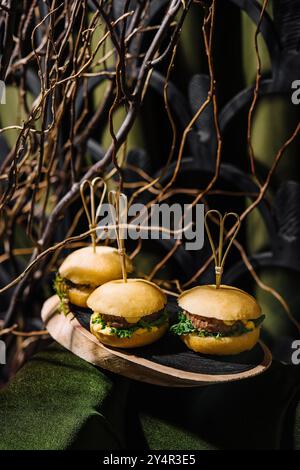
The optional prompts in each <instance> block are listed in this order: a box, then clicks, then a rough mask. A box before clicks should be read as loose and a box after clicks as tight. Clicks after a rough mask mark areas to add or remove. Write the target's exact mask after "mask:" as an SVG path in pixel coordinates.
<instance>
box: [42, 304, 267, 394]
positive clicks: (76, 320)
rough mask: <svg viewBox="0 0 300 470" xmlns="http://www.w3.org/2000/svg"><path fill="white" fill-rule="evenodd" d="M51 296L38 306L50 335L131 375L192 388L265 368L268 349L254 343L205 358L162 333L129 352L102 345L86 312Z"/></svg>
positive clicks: (101, 363)
mask: <svg viewBox="0 0 300 470" xmlns="http://www.w3.org/2000/svg"><path fill="white" fill-rule="evenodd" d="M58 306H59V300H58V297H57V296H53V297H50V298H49V299H48V300H47V301H46V302H45V303H44V306H43V308H42V318H43V321H44V323H45V325H46V327H47V330H48V331H49V333H50V335H51V336H52V338H53V339H55V340H56V341H57V342H58V343H60V344H61V345H62V346H64V347H65V348H67V349H69V350H70V351H72V352H73V353H74V354H76V355H77V356H79V357H81V358H82V359H85V360H86V361H88V362H90V363H92V364H94V365H96V366H99V367H102V368H103V369H107V370H109V371H111V372H114V373H117V374H120V375H124V376H125V377H129V378H131V379H135V380H139V381H142V382H148V383H151V384H156V385H163V386H168V387H195V386H202V385H209V384H217V383H222V382H230V381H234V380H241V379H246V378H249V377H253V376H255V375H258V374H261V373H262V372H264V371H266V370H267V368H268V367H269V366H270V364H271V362H272V355H271V353H270V351H269V349H268V348H267V347H266V346H265V345H264V344H263V343H262V342H259V343H258V344H257V345H256V346H255V348H253V349H252V351H249V352H246V353H242V354H239V355H236V356H226V357H220V356H205V355H202V354H197V353H194V352H193V351H190V350H189V349H187V348H186V346H185V345H184V343H183V342H182V341H181V340H180V339H179V338H177V337H175V336H173V335H171V334H169V333H168V334H166V335H165V336H164V337H163V338H162V339H160V340H159V341H157V342H156V343H154V344H152V345H149V346H144V347H142V348H136V349H131V350H129V349H128V350H125V349H116V348H111V347H109V346H105V345H104V344H102V343H100V342H99V341H98V340H97V338H96V337H95V336H94V335H92V334H91V333H90V331H89V320H90V313H88V311H80V310H79V311H77V312H76V313H73V312H71V313H69V315H67V316H65V315H63V314H62V313H59V312H58Z"/></svg>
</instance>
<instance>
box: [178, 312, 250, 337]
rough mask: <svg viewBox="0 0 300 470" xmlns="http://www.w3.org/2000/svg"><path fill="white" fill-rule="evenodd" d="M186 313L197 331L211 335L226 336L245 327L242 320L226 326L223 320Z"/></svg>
mask: <svg viewBox="0 0 300 470" xmlns="http://www.w3.org/2000/svg"><path fill="white" fill-rule="evenodd" d="M184 313H185V315H186V317H187V318H188V319H189V320H190V321H191V323H192V325H193V327H194V328H196V329H197V330H205V331H207V332H209V333H221V334H223V335H226V334H228V333H232V331H233V330H235V329H238V328H240V327H242V326H243V322H241V321H240V320H237V321H236V322H234V323H233V324H232V325H226V324H225V323H224V322H223V321H222V320H218V319H217V318H207V317H201V316H200V315H193V314H192V313H189V312H187V311H185V312H184Z"/></svg>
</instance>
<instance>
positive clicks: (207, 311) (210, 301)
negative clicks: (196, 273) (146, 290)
mask: <svg viewBox="0 0 300 470" xmlns="http://www.w3.org/2000/svg"><path fill="white" fill-rule="evenodd" d="M178 305H179V308H180V311H179V316H178V319H179V321H178V323H176V324H175V325H173V326H172V327H171V331H172V332H173V333H174V334H176V335H178V336H180V338H181V339H182V340H183V341H184V343H185V344H186V345H187V346H188V348H190V349H192V350H193V351H195V352H198V353H203V354H213V355H227V354H228V355H231V354H239V353H241V352H243V351H247V350H250V349H252V348H253V347H254V346H255V344H256V343H257V341H258V339H259V333H260V325H261V323H262V321H263V320H264V315H262V314H261V309H260V307H259V305H258V303H257V302H256V300H255V299H254V297H252V296H251V295H249V294H247V293H246V292H244V291H242V290H240V289H237V288H235V287H230V286H224V285H221V286H220V287H219V288H216V286H214V285H209V286H198V287H194V288H193V289H190V290H188V291H186V292H183V293H182V294H181V295H180V297H179V298H178Z"/></svg>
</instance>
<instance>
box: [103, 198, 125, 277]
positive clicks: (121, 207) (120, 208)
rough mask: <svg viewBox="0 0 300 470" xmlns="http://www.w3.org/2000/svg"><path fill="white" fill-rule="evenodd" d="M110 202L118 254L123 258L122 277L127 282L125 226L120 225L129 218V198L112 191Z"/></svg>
mask: <svg viewBox="0 0 300 470" xmlns="http://www.w3.org/2000/svg"><path fill="white" fill-rule="evenodd" d="M108 201H109V204H110V207H111V209H112V208H113V209H114V210H111V217H112V222H113V225H114V227H115V234H116V239H117V245H118V252H119V255H120V258H121V266H122V277H123V281H124V282H127V270H126V249H125V244H124V238H125V237H124V229H125V227H124V224H123V223H120V221H121V222H122V221H123V218H124V216H126V218H127V197H126V196H125V194H123V193H120V191H110V192H109V194H108Z"/></svg>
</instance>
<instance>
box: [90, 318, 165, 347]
mask: <svg viewBox="0 0 300 470" xmlns="http://www.w3.org/2000/svg"><path fill="white" fill-rule="evenodd" d="M90 328H91V333H93V335H95V336H96V338H98V340H99V341H100V342H101V343H103V344H106V345H107V346H113V347H115V348H138V347H140V346H146V345H147V344H151V343H154V342H155V341H157V340H158V339H160V338H161V337H162V336H163V335H164V334H165V333H166V331H167V330H168V328H169V323H168V322H166V323H163V324H162V325H160V326H158V327H154V328H151V330H146V331H145V332H142V333H141V332H139V333H137V332H136V331H135V332H134V333H133V335H132V336H131V337H130V338H119V337H118V336H116V335H113V334H103V333H101V331H95V328H94V325H93V324H92V323H91V326H90Z"/></svg>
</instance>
